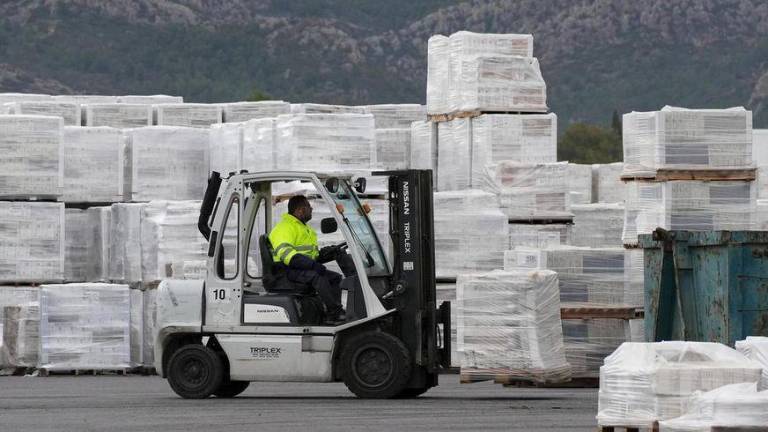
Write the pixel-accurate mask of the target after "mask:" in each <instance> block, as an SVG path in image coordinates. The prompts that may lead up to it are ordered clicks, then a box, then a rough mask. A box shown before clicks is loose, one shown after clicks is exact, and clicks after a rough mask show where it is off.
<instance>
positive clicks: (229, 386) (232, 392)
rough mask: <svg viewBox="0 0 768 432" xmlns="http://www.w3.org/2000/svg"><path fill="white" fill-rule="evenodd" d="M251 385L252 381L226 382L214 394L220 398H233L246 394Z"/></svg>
mask: <svg viewBox="0 0 768 432" xmlns="http://www.w3.org/2000/svg"><path fill="white" fill-rule="evenodd" d="M250 384H251V382H250V381H228V380H225V381H224V382H222V383H221V385H220V386H219V388H218V389H217V390H216V391H215V392H213V394H214V395H216V397H220V398H233V397H235V396H237V395H239V394H240V393H242V392H244V391H245V389H247V388H248V386H249V385H250Z"/></svg>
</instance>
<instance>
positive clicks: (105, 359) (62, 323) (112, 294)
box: [38, 283, 131, 370]
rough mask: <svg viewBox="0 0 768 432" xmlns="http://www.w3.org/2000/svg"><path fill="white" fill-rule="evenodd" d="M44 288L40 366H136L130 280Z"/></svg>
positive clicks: (79, 368) (104, 367)
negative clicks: (132, 358) (132, 355)
mask: <svg viewBox="0 0 768 432" xmlns="http://www.w3.org/2000/svg"><path fill="white" fill-rule="evenodd" d="M40 289H41V292H40V357H39V365H38V367H39V368H44V369H47V370H82V369H88V370H91V369H94V370H95V369H124V368H128V367H130V366H131V356H130V355H131V350H130V322H131V310H130V309H131V305H130V303H131V302H130V297H129V289H128V286H127V285H114V284H100V283H83V284H66V285H42V286H41V287H40Z"/></svg>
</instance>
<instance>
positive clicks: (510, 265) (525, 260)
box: [504, 245, 557, 270]
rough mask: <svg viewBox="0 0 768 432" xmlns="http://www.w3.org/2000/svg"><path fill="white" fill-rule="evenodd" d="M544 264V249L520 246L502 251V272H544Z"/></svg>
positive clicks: (545, 257) (545, 252) (545, 259)
mask: <svg viewBox="0 0 768 432" xmlns="http://www.w3.org/2000/svg"><path fill="white" fill-rule="evenodd" d="M554 247H557V245H555V246H554ZM546 263H547V249H545V248H544V247H535V246H534V247H527V246H521V247H515V248H513V249H510V250H506V251H504V270H523V269H527V270H544V269H546Z"/></svg>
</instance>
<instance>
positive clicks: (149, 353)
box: [142, 289, 157, 367]
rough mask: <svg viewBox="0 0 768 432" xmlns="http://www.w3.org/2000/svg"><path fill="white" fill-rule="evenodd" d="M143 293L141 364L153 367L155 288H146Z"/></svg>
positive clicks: (155, 326)
mask: <svg viewBox="0 0 768 432" xmlns="http://www.w3.org/2000/svg"><path fill="white" fill-rule="evenodd" d="M143 293H144V310H143V314H144V315H143V318H144V319H143V321H142V323H143V325H144V326H143V329H142V331H143V337H142V341H143V342H144V346H143V348H142V364H143V366H146V367H154V363H155V334H156V331H157V290H156V289H147V290H144V291H143Z"/></svg>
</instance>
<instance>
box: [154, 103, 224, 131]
mask: <svg viewBox="0 0 768 432" xmlns="http://www.w3.org/2000/svg"><path fill="white" fill-rule="evenodd" d="M153 109H154V110H155V111H156V112H157V124H158V125H159V126H184V127H196V128H208V127H210V126H211V125H214V124H217V123H221V119H222V114H221V109H222V108H221V106H219V105H215V104H190V103H180V104H171V103H168V104H160V105H155V106H154V107H153Z"/></svg>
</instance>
